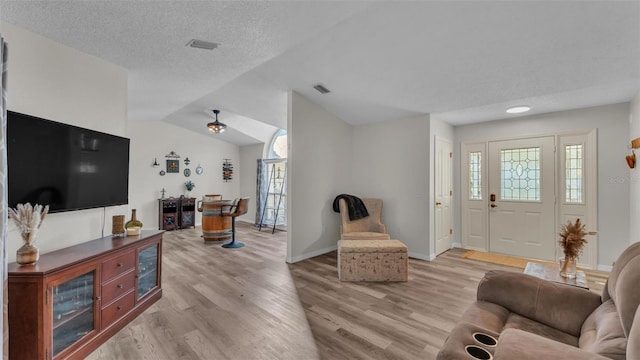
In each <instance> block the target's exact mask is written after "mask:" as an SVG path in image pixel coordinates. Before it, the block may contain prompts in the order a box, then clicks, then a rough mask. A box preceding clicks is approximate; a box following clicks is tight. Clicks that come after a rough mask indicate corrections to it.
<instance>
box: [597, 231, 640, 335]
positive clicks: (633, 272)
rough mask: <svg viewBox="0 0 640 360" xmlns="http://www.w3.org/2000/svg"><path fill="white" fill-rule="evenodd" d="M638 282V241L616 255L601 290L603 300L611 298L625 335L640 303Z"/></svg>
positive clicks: (639, 247)
mask: <svg viewBox="0 0 640 360" xmlns="http://www.w3.org/2000/svg"><path fill="white" fill-rule="evenodd" d="M638 284H640V242H637V243H634V244H632V245H631V246H629V247H628V248H627V249H626V250H625V251H623V252H622V254H621V255H620V256H619V257H618V259H617V260H616V262H615V263H614V264H613V269H611V274H609V278H608V279H607V284H606V286H605V289H604V290H603V292H602V300H603V302H606V301H607V300H608V299H609V298H610V299H612V300H613V303H614V304H615V306H616V309H617V311H618V315H619V316H620V321H621V322H622V328H623V330H624V334H625V336H627V337H628V336H629V331H630V330H631V324H632V323H633V319H634V316H635V313H636V310H637V309H638V305H640V290H638Z"/></svg>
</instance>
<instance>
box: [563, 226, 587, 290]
mask: <svg viewBox="0 0 640 360" xmlns="http://www.w3.org/2000/svg"><path fill="white" fill-rule="evenodd" d="M584 228H585V225H584V224H582V223H581V222H580V219H576V221H575V223H572V222H571V221H568V222H567V223H566V224H564V225H562V227H561V228H560V234H559V235H560V240H559V243H560V246H562V250H563V252H564V258H561V259H560V275H562V276H564V277H567V278H574V277H576V263H577V262H578V257H580V255H581V254H582V248H583V247H584V245H585V244H586V243H587V240H585V238H584V237H585V236H586V235H587V232H586V231H584Z"/></svg>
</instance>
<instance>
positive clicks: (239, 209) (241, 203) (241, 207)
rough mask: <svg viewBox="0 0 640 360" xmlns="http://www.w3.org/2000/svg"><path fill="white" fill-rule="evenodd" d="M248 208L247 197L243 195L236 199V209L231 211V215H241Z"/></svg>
mask: <svg viewBox="0 0 640 360" xmlns="http://www.w3.org/2000/svg"><path fill="white" fill-rule="evenodd" d="M248 210H249V198H248V197H245V198H242V199H240V200H238V202H237V204H236V211H234V212H233V214H232V215H233V216H241V215H244V214H246V213H247V211H248Z"/></svg>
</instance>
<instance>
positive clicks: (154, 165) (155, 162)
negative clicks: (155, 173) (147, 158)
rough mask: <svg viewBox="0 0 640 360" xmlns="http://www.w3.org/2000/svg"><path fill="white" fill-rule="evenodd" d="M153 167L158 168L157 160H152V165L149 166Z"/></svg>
mask: <svg viewBox="0 0 640 360" xmlns="http://www.w3.org/2000/svg"><path fill="white" fill-rule="evenodd" d="M151 165H152V166H153V167H158V166H160V164H158V158H153V164H151Z"/></svg>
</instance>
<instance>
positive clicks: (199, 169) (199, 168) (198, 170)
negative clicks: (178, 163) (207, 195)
mask: <svg viewBox="0 0 640 360" xmlns="http://www.w3.org/2000/svg"><path fill="white" fill-rule="evenodd" d="M203 171H204V169H203V168H202V166H200V164H198V167H197V168H196V174H198V175H202V172H203Z"/></svg>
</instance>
